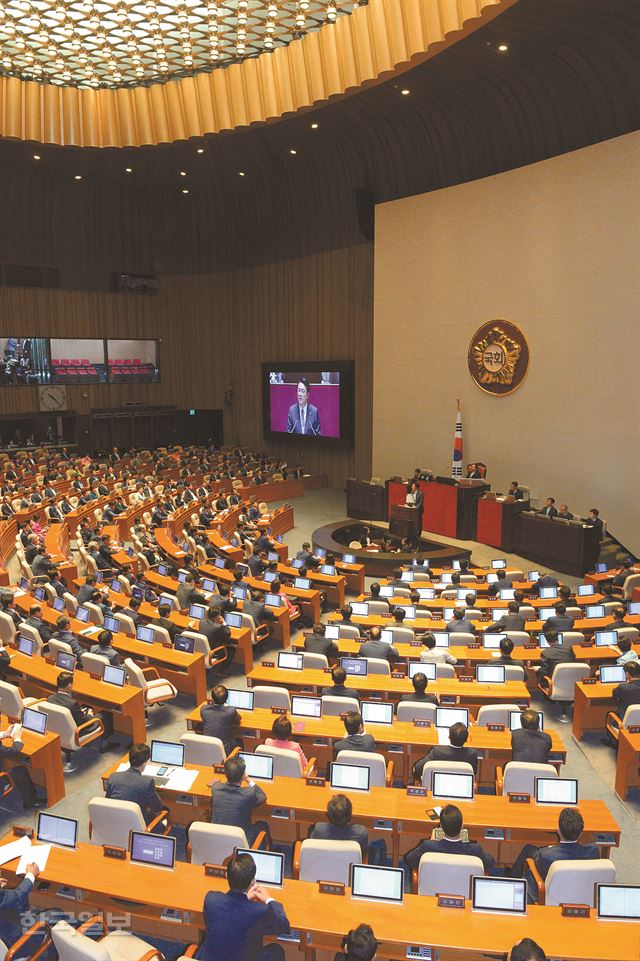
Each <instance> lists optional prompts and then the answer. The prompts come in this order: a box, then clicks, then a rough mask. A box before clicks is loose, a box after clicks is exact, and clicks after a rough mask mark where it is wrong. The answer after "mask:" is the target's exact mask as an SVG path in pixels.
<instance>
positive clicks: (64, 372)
mask: <svg viewBox="0 0 640 961" xmlns="http://www.w3.org/2000/svg"><path fill="white" fill-rule="evenodd" d="M49 349H50V351H51V383H52V384H105V383H106V382H107V361H106V356H105V346H104V340H102V339H100V340H89V339H88V338H77V339H76V338H72V337H52V338H51V340H50V341H49Z"/></svg>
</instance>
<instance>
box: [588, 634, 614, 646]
mask: <svg viewBox="0 0 640 961" xmlns="http://www.w3.org/2000/svg"><path fill="white" fill-rule="evenodd" d="M594 637H595V639H596V647H617V644H618V632H617V631H596V632H595V634H594Z"/></svg>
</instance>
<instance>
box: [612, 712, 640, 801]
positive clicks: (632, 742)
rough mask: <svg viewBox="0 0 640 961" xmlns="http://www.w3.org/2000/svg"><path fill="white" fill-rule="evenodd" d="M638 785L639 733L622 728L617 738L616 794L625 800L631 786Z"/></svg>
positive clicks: (639, 769) (639, 776) (639, 761)
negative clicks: (632, 732)
mask: <svg viewBox="0 0 640 961" xmlns="http://www.w3.org/2000/svg"><path fill="white" fill-rule="evenodd" d="M638 786H640V734H631V733H630V732H629V731H627V730H625V729H624V728H622V729H621V731H620V737H619V739H618V759H617V762H616V794H617V795H618V797H619V798H620V800H621V801H626V800H627V794H628V793H629V791H630V790H631V788H637V787H638Z"/></svg>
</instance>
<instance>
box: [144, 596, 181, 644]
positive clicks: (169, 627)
mask: <svg viewBox="0 0 640 961" xmlns="http://www.w3.org/2000/svg"><path fill="white" fill-rule="evenodd" d="M170 613H171V608H170V607H169V605H168V604H164V603H163V604H158V616H157V617H153V618H152V619H151V621H150V622H149V623H151V624H156V625H157V626H158V627H164V629H165V631H167V632H168V634H169V639H170V640H171V642H173V641H174V640H175V638H176V634H179V633H180V628H179V627H178V625H177V624H174V622H173V621H170V620H169V614H170Z"/></svg>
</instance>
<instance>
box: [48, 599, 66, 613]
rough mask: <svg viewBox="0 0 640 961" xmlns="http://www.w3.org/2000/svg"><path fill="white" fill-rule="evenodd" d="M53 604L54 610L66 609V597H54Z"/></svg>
mask: <svg viewBox="0 0 640 961" xmlns="http://www.w3.org/2000/svg"><path fill="white" fill-rule="evenodd" d="M51 606H52V607H53V609H54V611H64V609H65V603H64V598H62V597H54V599H53V603H52V605H51Z"/></svg>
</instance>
